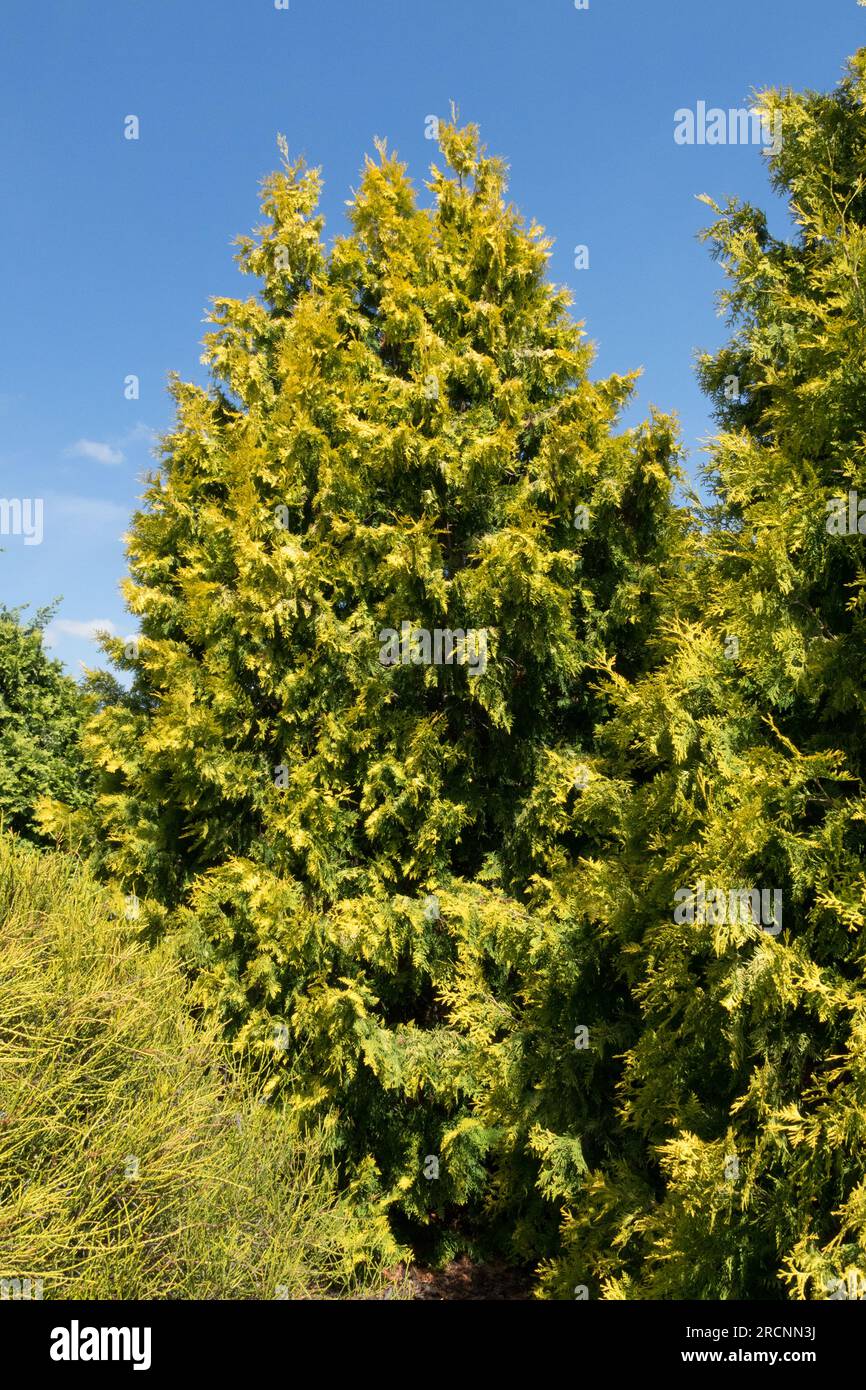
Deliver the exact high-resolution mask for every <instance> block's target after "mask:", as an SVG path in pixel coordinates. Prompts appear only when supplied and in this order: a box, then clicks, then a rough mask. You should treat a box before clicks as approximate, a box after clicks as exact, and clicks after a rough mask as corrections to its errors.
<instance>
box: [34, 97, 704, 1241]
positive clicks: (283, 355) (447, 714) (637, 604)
mask: <svg viewBox="0 0 866 1390" xmlns="http://www.w3.org/2000/svg"><path fill="white" fill-rule="evenodd" d="M440 148H441V153H442V156H443V164H442V167H434V169H433V171H432V174H431V181H430V183H429V185H428V187H429V191H430V193H431V195H432V201H431V204H430V206H422V205H421V204H420V203H419V200H418V197H417V195H416V193H415V191H414V189H413V187H412V185H411V183H410V181H409V179H408V177H407V173H406V169H405V167H404V166H403V165H402V164H401V163H400V162H398V160H397V159H396V158H395V157H394V156H393V155H391V154H390V153H389V152H388V151H387V149H386V147H385V145H384V144H382V143H378V144H377V158H376V159H375V160H368V162H367V164H366V167H365V169H364V172H363V177H362V179H361V182H360V185H359V188H358V191H357V193H356V194H355V195H354V197H353V199H352V201H351V204H350V209H349V211H350V230H349V232H348V234H347V235H345V236H341V237H337V238H336V239H335V240H334V242H333V244H332V245H331V246H330V247H327V246H326V245H325V243H324V240H323V226H322V219H321V217H320V215H319V214H318V212H317V206H318V195H319V188H320V177H319V174H318V172H317V171H314V170H311V169H309V168H307V167H305V166H304V164H303V163H301V162H292V161H291V160H290V159H289V157H288V152H287V149H286V146H285V142H283V143H282V153H283V168H282V169H281V170H280V171H279V172H277V173H275V174H274V175H273V176H272V177H270V178H269V179H268V180H267V181H266V182H265V185H264V194H263V214H264V221H263V224H262V226H261V227H260V228H259V229H258V231H257V232H256V234H255V235H254V236H253V237H250V238H243V239H241V241H240V251H239V263H240V265H241V268H242V269H243V270H244V271H245V272H247V273H249V274H250V275H252V276H254V277H256V278H257V279H258V282H259V287H260V289H259V293H258V294H257V295H254V296H251V297H250V298H248V299H246V300H237V299H227V298H222V299H218V300H216V301H215V302H214V307H213V313H212V331H211V332H210V333H209V335H208V338H207V340H206V358H205V360H206V362H207V364H208V366H209V368H210V371H211V374H212V381H211V384H210V386H209V387H207V388H202V387H199V386H195V385H191V384H184V383H181V382H180V381H174V382H173V387H172V389H173V392H174V397H175V400H176V405H177V419H176V424H175V426H174V428H173V429H172V430H171V432H170V433H169V434H168V435H167V436H166V437H165V439H164V442H163V446H162V462H161V466H160V468H159V470H158V471H157V472H156V473H155V475H154V476H153V478H152V480H151V482H150V484H149V487H148V491H147V494H146V497H145V499H144V505H143V507H142V509H141V511H140V512H139V513H138V514H137V515H136V517H135V518H134V522H133V526H132V531H131V536H130V542H129V557H130V567H131V576H130V579H129V581H128V583H127V586H126V594H127V599H128V603H129V607H130V609H131V611H132V613H133V614H135V615H136V616H137V618H138V619H139V621H140V627H141V635H140V638H139V639H138V641H137V643H136V644H133V645H132V646H126V647H125V648H124V647H123V646H122V645H121V644H120V643H113V644H109V646H110V650H111V652H112V654H113V656H114V657H115V658H116V660H117V661H118V663H119V664H120V665H121V666H122V667H125V668H126V669H128V670H129V671H130V672H131V676H132V687H131V690H130V692H129V694H128V696H126V697H123V698H118V699H117V700H116V701H114V702H113V703H111V704H110V705H108V707H106V708H105V709H103V710H102V711H101V712H100V713H99V715H98V716H97V717H96V718H95V719H94V720H93V721H92V723H91V725H90V727H89V730H88V733H87V737H86V745H87V750H88V754H89V757H90V758H91V760H92V762H93V764H94V766H95V767H96V769H97V771H98V777H99V785H98V794H97V798H96V810H95V812H94V815H93V818H92V824H93V825H94V826H95V829H96V836H95V838H96V840H97V842H98V853H99V855H100V856H101V858H102V862H103V865H104V867H105V869H106V870H107V871H109V872H111V873H113V874H115V875H117V876H118V877H119V878H120V879H121V880H122V881H123V882H124V883H125V884H126V885H127V887H128V888H129V889H130V890H134V891H135V892H136V893H137V894H139V896H140V897H142V898H143V899H146V900H147V904H148V909H149V911H150V914H151V918H152V920H153V921H154V923H156V924H157V925H160V924H162V925H163V926H165V927H169V928H171V929H173V930H175V931H177V932H178V934H179V939H180V941H181V942H182V944H183V948H184V951H185V953H186V959H187V961H188V963H189V966H190V968H191V969H192V970H193V971H194V972H195V975H196V981H197V984H196V990H197V997H198V999H199V1001H200V1002H201V1003H202V1004H203V1005H204V1006H205V1007H206V1008H207V1009H208V1010H209V1011H211V1012H214V1013H216V1014H218V1016H219V1017H220V1018H221V1019H222V1021H223V1023H224V1025H225V1027H226V1029H227V1030H228V1032H229V1033H230V1035H231V1036H232V1037H233V1038H234V1039H235V1042H236V1044H237V1046H238V1047H245V1048H260V1049H266V1050H268V1051H273V1050H275V1049H276V1050H277V1052H282V1053H283V1054H284V1055H285V1058H286V1060H287V1063H289V1064H290V1065H289V1066H288V1067H287V1072H289V1073H290V1074H291V1079H292V1088H293V1090H292V1098H293V1103H294V1104H296V1105H306V1106H308V1107H309V1108H310V1110H311V1111H312V1110H315V1109H316V1108H317V1107H322V1106H328V1105H337V1106H338V1107H339V1111H340V1116H341V1122H342V1125H343V1135H344V1139H343V1142H344V1145H345V1155H346V1162H347V1163H349V1162H358V1161H363V1160H364V1159H365V1158H366V1156H368V1155H370V1156H372V1157H373V1158H374V1159H375V1162H376V1164H377V1165H378V1168H379V1171H380V1174H381V1179H382V1184H383V1188H384V1191H385V1194H386V1196H387V1197H388V1198H389V1199H391V1200H393V1199H395V1198H396V1199H399V1201H400V1203H401V1204H402V1208H403V1210H404V1211H405V1212H407V1213H409V1214H410V1215H411V1216H414V1217H421V1218H425V1219H426V1218H427V1217H428V1216H430V1215H431V1214H433V1215H435V1217H436V1221H437V1223H438V1226H439V1228H440V1229H442V1230H447V1231H451V1232H453V1236H449V1238H453V1239H454V1240H459V1239H462V1238H464V1235H465V1232H464V1233H463V1235H461V1233H460V1231H459V1230H458V1227H459V1222H456V1223H455V1220H454V1219H453V1218H454V1217H455V1213H459V1212H460V1210H461V1209H463V1212H462V1214H463V1217H466V1216H467V1212H468V1211H469V1208H470V1207H471V1209H472V1212H474V1213H476V1214H477V1211H478V1205H477V1200H480V1199H481V1197H482V1196H484V1197H485V1199H486V1200H487V1202H488V1209H489V1210H490V1211H498V1212H499V1213H500V1216H501V1221H500V1222H499V1225H498V1227H497V1223H496V1222H494V1221H490V1222H489V1223H488V1224H489V1226H490V1228H491V1231H492V1233H493V1235H494V1236H495V1230H494V1228H496V1229H500V1228H501V1229H502V1230H503V1231H504V1232H505V1233H506V1234H507V1235H508V1236H509V1237H511V1235H513V1234H514V1229H515V1221H516V1219H517V1218H516V1213H517V1212H520V1213H521V1217H520V1224H519V1229H518V1230H517V1237H516V1244H517V1248H518V1249H519V1250H521V1251H522V1253H523V1254H525V1255H532V1256H537V1255H538V1254H539V1253H546V1252H548V1253H549V1252H551V1251H552V1250H553V1248H554V1247H555V1243H556V1230H557V1226H558V1219H559V1211H560V1206H559V1200H560V1187H561V1184H562V1182H563V1181H565V1179H566V1177H568V1178H569V1181H570V1180H571V1179H572V1178H575V1175H577V1178H579V1175H580V1174H581V1173H582V1172H583V1171H584V1170H585V1168H586V1164H587V1157H586V1154H585V1152H584V1151H585V1150H586V1151H587V1153H588V1156H589V1158H590V1159H595V1160H596V1161H598V1162H601V1161H602V1159H603V1158H605V1157H606V1156H610V1155H611V1154H613V1153H615V1152H616V1151H617V1146H618V1144H619V1137H618V1136H617V1135H616V1134H615V1133H614V1127H612V1126H611V1124H610V1122H609V1121H610V1115H611V1111H612V1088H613V1085H614V1083H615V1080H616V1076H617V1070H618V1064H617V1063H616V1061H615V1057H616V1054H617V1053H618V1052H621V1051H623V1050H624V1047H625V1046H626V1045H627V1043H628V1042H630V1041H631V1040H632V1034H631V1032H630V1031H629V1018H630V1017H632V1016H634V1015H635V1013H636V1010H635V1008H634V1006H633V1005H632V1004H631V1001H630V1000H629V997H628V994H627V992H626V991H625V990H624V987H623V984H622V980H621V973H622V972H621V970H620V968H619V966H618V965H617V963H616V962H615V961H614V960H613V959H611V948H610V942H611V940H613V938H612V936H610V935H609V936H608V938H605V937H604V936H603V935H600V934H599V935H596V933H595V931H594V927H593V920H592V916H591V915H587V912H586V905H585V904H584V903H582V902H581V901H580V900H579V898H578V897H577V896H576V894H575V892H574V884H573V883H572V881H571V876H572V874H573V870H574V865H575V864H576V862H577V860H578V858H579V856H580V855H581V854H584V855H592V853H593V852H594V850H595V849H597V848H598V847H599V846H601V845H607V844H608V843H609V842H610V840H611V837H612V836H616V834H618V815H617V809H616V805H615V800H616V798H614V802H613V803H612V802H611V800H610V792H609V788H608V786H607V785H606V784H605V785H604V787H601V784H600V783H599V781H598V779H597V777H596V773H595V772H594V770H593V766H594V765H593V759H594V756H595V744H594V730H595V727H596V725H597V724H598V723H599V722H600V721H601V720H603V718H604V716H605V712H606V709H607V706H608V702H609V698H610V697H609V694H608V693H607V692H606V691H605V690H603V689H602V684H603V680H602V677H603V673H604V672H605V671H606V670H609V669H612V668H613V669H615V670H616V671H617V672H618V673H621V674H622V676H623V678H625V679H628V680H630V681H632V680H635V679H637V678H639V677H640V676H641V674H642V673H644V672H645V671H646V670H647V669H649V668H650V667H651V666H652V663H653V660H654V641H655V638H656V629H657V624H658V616H659V605H660V598H659V593H660V589H661V585H662V578H663V575H664V573H665V570H666V568H667V567H669V566H671V565H674V564H675V562H676V556H677V554H678V553H679V549H680V547H681V544H682V526H681V522H680V520H679V517H678V515H677V513H676V511H675V510H674V508H673V507H672V503H671V489H672V481H673V478H674V476H675V474H676V466H677V465H676V453H677V446H676V443H675V437H674V428H673V425H672V422H671V421H670V420H669V419H667V418H666V417H663V416H658V415H654V416H653V417H652V419H651V420H650V421H649V422H648V423H646V424H645V425H643V426H641V427H640V428H637V429H631V430H626V431H622V432H620V433H616V421H617V416H618V413H619V411H620V409H621V408H622V406H623V405H624V403H625V402H626V401H627V399H628V398H629V396H630V394H631V392H632V390H633V386H634V380H635V375H636V374H634V373H633V374H631V375H629V376H614V377H611V378H608V379H607V380H605V381H592V380H590V378H589V376H588V375H587V373H588V369H589V367H590V363H591V357H592V350H591V347H590V345H589V344H588V343H587V341H586V339H585V337H584V335H583V332H582V329H581V327H580V325H576V324H575V323H574V322H573V321H572V319H571V318H570V316H569V313H568V306H569V298H568V295H567V294H566V292H565V291H563V290H561V289H558V288H556V287H554V286H552V285H551V284H550V283H549V282H548V280H547V278H546V267H547V260H548V249H549V244H548V242H547V241H546V240H545V239H544V237H543V234H542V231H541V229H540V228H539V227H538V226H536V225H535V224H532V225H530V226H529V227H527V226H526V225H525V224H524V223H523V221H522V219H521V218H520V216H519V215H518V213H517V212H516V211H515V209H514V208H513V207H512V206H511V205H510V204H509V203H508V202H507V201H506V185H505V168H504V165H503V163H502V162H501V161H500V160H498V159H495V158H492V157H490V156H488V155H487V154H486V153H485V152H484V150H483V149H482V148H481V147H480V145H479V139H478V132H477V131H476V129H475V128H474V127H472V126H469V127H467V128H465V129H459V128H457V126H456V125H444V124H443V125H442V126H441V127H440ZM437 634H439V636H438V637H437ZM448 634H451V635H452V636H451V638H449V637H448ZM437 642H438V643H439V646H438V647H437ZM449 644H450V645H449ZM437 652H438V659H437ZM449 658H450V659H449ZM50 819H51V817H50V816H47V820H50ZM178 924H179V925H178ZM585 1034H586V1036H585ZM624 1142H625V1141H624ZM575 1180H576V1179H575Z"/></svg>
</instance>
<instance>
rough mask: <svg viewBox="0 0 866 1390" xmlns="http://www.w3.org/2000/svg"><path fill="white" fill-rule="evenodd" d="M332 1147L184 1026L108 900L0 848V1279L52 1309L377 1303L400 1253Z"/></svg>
mask: <svg viewBox="0 0 866 1390" xmlns="http://www.w3.org/2000/svg"><path fill="white" fill-rule="evenodd" d="M332 1147H333V1135H332V1126H331V1125H330V1124H329V1123H328V1122H327V1121H326V1122H323V1123H321V1124H320V1125H318V1126H314V1127H313V1128H311V1129H308V1130H306V1131H305V1132H302V1128H301V1125H300V1123H299V1121H298V1117H297V1116H295V1115H293V1114H292V1113H290V1112H289V1111H287V1110H284V1109H282V1108H280V1107H278V1106H277V1105H275V1104H273V1103H269V1100H268V1087H267V1085H266V1084H264V1083H263V1082H261V1081H259V1082H253V1081H251V1080H250V1079H249V1078H248V1077H247V1078H245V1077H244V1075H243V1073H241V1072H239V1071H238V1070H237V1069H236V1068H235V1067H233V1066H230V1065H229V1064H228V1063H227V1061H226V1057H225V1053H224V1049H223V1047H222V1045H221V1042H220V1038H219V1036H218V1034H217V1032H216V1031H215V1030H214V1028H213V1027H211V1026H207V1025H204V1026H202V1025H197V1024H195V1023H193V1022H192V1021H191V1018H190V1011H189V1001H188V998H187V993H186V988H185V985H184V982H183V978H182V976H181V973H180V971H179V970H178V967H177V964H176V962H175V961H174V960H173V958H172V953H171V951H170V949H169V947H168V945H167V944H165V943H163V944H162V945H160V946H158V947H156V948H154V949H149V948H148V947H146V946H144V945H143V944H142V943H141V942H140V940H139V939H138V933H137V929H136V925H135V923H134V922H132V921H129V920H127V918H126V913H125V908H124V902H123V899H122V898H121V897H120V895H119V894H116V893H114V892H111V891H106V890H104V889H101V888H98V887H97V886H96V885H95V884H94V883H93V881H92V880H91V879H90V878H89V877H88V876H87V874H86V873H84V872H83V871H81V870H80V869H79V868H77V867H76V866H75V865H74V862H73V861H72V859H71V858H69V857H64V856H60V855H52V854H48V853H42V854H40V853H37V852H36V851H34V850H32V849H28V848H27V847H26V846H25V845H24V844H22V843H20V842H16V841H15V840H13V839H12V837H10V836H6V835H3V836H0V1277H3V1278H10V1279H14V1278H18V1279H28V1278H29V1279H31V1280H33V1279H41V1280H42V1281H43V1297H44V1298H46V1299H48V1298H61V1299H116V1298H122V1299H150V1298H196V1299H210V1298H218V1299H233V1298H240V1299H255V1298H266V1299H268V1298H279V1297H290V1298H298V1297H301V1298H310V1297H322V1296H326V1295H331V1296H333V1295H335V1294H336V1295H341V1296H343V1297H369V1296H376V1295H377V1292H378V1291H381V1290H382V1289H384V1288H385V1285H384V1283H383V1281H382V1272H383V1264H384V1262H385V1257H386V1256H391V1257H392V1258H393V1256H394V1254H395V1252H394V1250H393V1247H392V1246H391V1245H390V1242H389V1241H388V1238H387V1235H386V1233H385V1232H384V1228H383V1225H382V1222H381V1219H378V1218H377V1216H376V1213H375V1210H374V1209H373V1208H372V1207H371V1206H370V1204H369V1198H368V1196H367V1195H366V1194H365V1185H366V1178H365V1175H364V1174H363V1173H362V1172H358V1173H357V1174H356V1182H355V1189H354V1191H353V1192H350V1193H347V1194H344V1195H339V1194H338V1192H337V1189H336V1177H335V1171H334V1168H333V1165H332V1163H331V1161H330V1152H331V1150H332ZM365 1201H366V1203H367V1210H366V1214H365V1216H364V1219H363V1225H362V1224H361V1223H360V1220H359V1218H358V1217H357V1216H355V1215H354V1214H353V1211H352V1207H353V1206H355V1207H359V1208H361V1209H362V1210H363V1208H364V1203H365Z"/></svg>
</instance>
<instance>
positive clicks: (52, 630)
mask: <svg viewBox="0 0 866 1390" xmlns="http://www.w3.org/2000/svg"><path fill="white" fill-rule="evenodd" d="M116 631H117V629H116V628H115V626H114V623H113V622H112V621H111V619H110V618H88V619H87V620H86V621H84V622H80V621H79V620H78V619H77V618H55V619H54V621H53V622H51V623H49V624H48V626H47V628H46V629H45V633H44V641H45V645H46V647H56V646H57V639H58V637H78V638H80V639H81V640H83V641H85V642H94V641H95V640H96V636H97V633H99V632H107V633H108V634H109V636H111V637H113V636H114V634H115V632H116Z"/></svg>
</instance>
